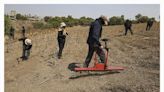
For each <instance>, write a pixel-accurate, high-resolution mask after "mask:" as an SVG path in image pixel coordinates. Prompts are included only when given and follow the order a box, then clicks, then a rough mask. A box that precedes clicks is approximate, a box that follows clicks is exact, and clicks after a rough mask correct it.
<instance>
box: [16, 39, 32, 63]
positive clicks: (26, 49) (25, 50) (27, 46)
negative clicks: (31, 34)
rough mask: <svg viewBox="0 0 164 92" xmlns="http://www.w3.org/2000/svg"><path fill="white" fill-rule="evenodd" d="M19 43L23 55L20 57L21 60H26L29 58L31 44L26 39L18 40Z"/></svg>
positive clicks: (29, 40)
mask: <svg viewBox="0 0 164 92" xmlns="http://www.w3.org/2000/svg"><path fill="white" fill-rule="evenodd" d="M19 41H22V42H23V53H22V57H20V58H21V59H22V61H23V60H27V59H28V57H29V56H30V49H31V48H32V42H31V39H28V38H27V37H24V38H21V39H19Z"/></svg>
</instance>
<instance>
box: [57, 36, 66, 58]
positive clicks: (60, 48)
mask: <svg viewBox="0 0 164 92" xmlns="http://www.w3.org/2000/svg"><path fill="white" fill-rule="evenodd" d="M58 44H59V52H58V58H61V56H62V52H63V48H64V45H65V38H58Z"/></svg>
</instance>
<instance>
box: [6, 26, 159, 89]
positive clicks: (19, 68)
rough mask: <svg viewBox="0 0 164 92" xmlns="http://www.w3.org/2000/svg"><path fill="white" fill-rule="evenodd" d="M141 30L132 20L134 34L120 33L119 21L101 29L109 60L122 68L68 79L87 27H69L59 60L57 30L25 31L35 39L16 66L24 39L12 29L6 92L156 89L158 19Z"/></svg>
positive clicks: (83, 50) (80, 57) (81, 53)
mask: <svg viewBox="0 0 164 92" xmlns="http://www.w3.org/2000/svg"><path fill="white" fill-rule="evenodd" d="M145 28H146V24H134V25H133V28H132V29H133V31H134V35H131V34H130V32H129V33H128V35H127V36H123V34H124V27H123V25H119V26H106V27H104V28H103V34H102V35H103V37H102V38H110V43H109V44H108V45H109V47H110V51H109V59H108V60H109V62H108V64H109V65H112V66H123V67H125V68H126V69H125V70H124V71H121V72H119V73H110V72H91V73H86V74H82V75H78V77H76V78H74V79H69V78H70V76H71V75H72V72H71V71H70V70H69V69H68V66H69V64H71V63H83V62H84V60H85V58H86V55H87V50H88V46H87V44H86V39H87V36H88V30H89V27H82V26H76V27H72V28H68V29H67V30H68V33H69V36H67V38H66V44H65V48H64V52H63V57H62V59H60V60H58V59H57V58H56V57H55V55H56V53H57V50H58V44H57V40H56V38H57V30H55V29H49V30H48V29H47V30H35V29H33V30H32V31H30V32H28V34H27V36H28V37H29V38H31V39H32V43H33V48H32V51H31V56H30V59H29V60H28V61H23V62H20V63H19V64H18V62H17V60H16V59H17V58H18V57H20V56H21V54H22V47H21V46H22V43H21V42H19V41H18V40H17V39H18V38H20V33H19V32H17V33H16V39H15V40H14V41H13V40H12V41H11V40H9V39H7V37H5V39H6V40H5V52H4V53H5V92H159V90H160V78H159V76H160V70H159V69H160V61H159V60H160V59H159V57H160V46H159V45H160V29H159V23H155V24H154V25H153V27H152V29H151V30H150V31H145ZM54 53H55V55H54ZM91 65H92V64H91ZM91 65H90V66H91Z"/></svg>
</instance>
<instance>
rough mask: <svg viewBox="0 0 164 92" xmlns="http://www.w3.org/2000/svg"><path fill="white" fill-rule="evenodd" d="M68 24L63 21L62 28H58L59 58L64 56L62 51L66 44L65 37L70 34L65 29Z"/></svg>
mask: <svg viewBox="0 0 164 92" xmlns="http://www.w3.org/2000/svg"><path fill="white" fill-rule="evenodd" d="M65 27H66V24H65V23H64V22H62V23H61V24H60V28H59V30H58V37H57V39H58V45H59V52H58V59H60V58H61V57H62V52H63V49H64V45H65V39H66V35H68V33H67V32H66V30H65Z"/></svg>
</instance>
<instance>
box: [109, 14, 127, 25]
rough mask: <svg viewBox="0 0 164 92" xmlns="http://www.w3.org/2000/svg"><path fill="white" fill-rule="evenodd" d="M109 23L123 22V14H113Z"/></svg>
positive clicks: (118, 23)
mask: <svg viewBox="0 0 164 92" xmlns="http://www.w3.org/2000/svg"><path fill="white" fill-rule="evenodd" d="M109 24H110V25H122V24H124V18H123V16H121V17H119V16H113V17H111V18H110V19H109Z"/></svg>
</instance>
